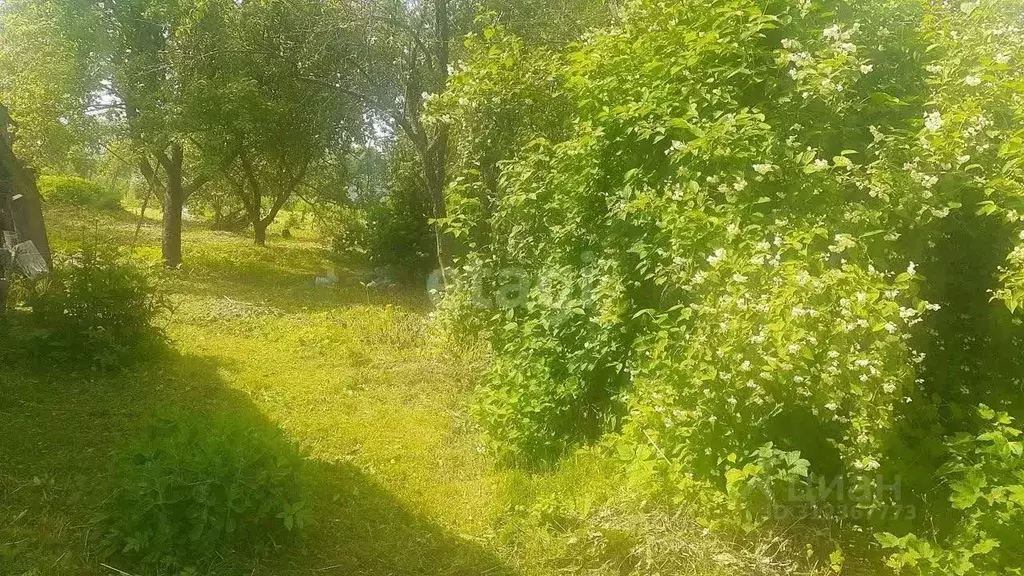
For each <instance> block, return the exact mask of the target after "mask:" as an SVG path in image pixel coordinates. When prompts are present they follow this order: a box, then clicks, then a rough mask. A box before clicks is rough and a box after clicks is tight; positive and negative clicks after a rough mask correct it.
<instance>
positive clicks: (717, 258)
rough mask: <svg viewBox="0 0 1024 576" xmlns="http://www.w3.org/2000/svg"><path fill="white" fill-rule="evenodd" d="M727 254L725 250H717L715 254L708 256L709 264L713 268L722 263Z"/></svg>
mask: <svg viewBox="0 0 1024 576" xmlns="http://www.w3.org/2000/svg"><path fill="white" fill-rule="evenodd" d="M725 254H726V252H725V248H719V249H718V250H715V253H714V254H712V255H711V256H708V264H711V265H712V266H714V265H715V264H718V263H719V262H721V261H722V259H724V258H725Z"/></svg>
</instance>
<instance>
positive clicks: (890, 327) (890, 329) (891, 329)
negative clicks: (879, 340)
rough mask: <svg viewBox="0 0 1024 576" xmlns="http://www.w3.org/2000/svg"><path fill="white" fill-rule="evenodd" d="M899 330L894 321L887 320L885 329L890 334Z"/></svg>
mask: <svg viewBox="0 0 1024 576" xmlns="http://www.w3.org/2000/svg"><path fill="white" fill-rule="evenodd" d="M897 330H899V328H897V327H896V325H895V324H893V323H892V322H886V324H885V331H886V332H888V333H889V334H895V333H896V331H897Z"/></svg>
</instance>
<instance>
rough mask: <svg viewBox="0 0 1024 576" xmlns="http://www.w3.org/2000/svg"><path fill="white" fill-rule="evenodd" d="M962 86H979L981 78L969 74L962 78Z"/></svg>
mask: <svg viewBox="0 0 1024 576" xmlns="http://www.w3.org/2000/svg"><path fill="white" fill-rule="evenodd" d="M964 84H967V85H968V86H979V85H980V84H981V78H980V77H978V76H975V75H974V74H971V75H970V76H968V77H966V78H964Z"/></svg>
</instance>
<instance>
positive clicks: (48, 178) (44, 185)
mask: <svg viewBox="0 0 1024 576" xmlns="http://www.w3.org/2000/svg"><path fill="white" fill-rule="evenodd" d="M38 184H39V193H40V194H42V196H43V199H44V200H46V201H47V202H53V203H55V204H64V205H67V206H78V207H80V208H93V209H97V210H116V209H117V208H120V207H121V195H120V194H119V193H118V192H117V191H116V190H113V189H110V188H106V187H104V186H103V185H101V184H99V183H98V182H93V181H92V180H86V179H85V178H79V177H78V176H55V175H43V176H40V177H39V183H38Z"/></svg>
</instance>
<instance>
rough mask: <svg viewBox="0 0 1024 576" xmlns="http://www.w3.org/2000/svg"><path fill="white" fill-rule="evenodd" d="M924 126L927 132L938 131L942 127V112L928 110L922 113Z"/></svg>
mask: <svg viewBox="0 0 1024 576" xmlns="http://www.w3.org/2000/svg"><path fill="white" fill-rule="evenodd" d="M924 127H925V128H927V129H928V131H929V132H938V131H939V129H940V128H942V113H941V112H937V111H936V112H929V113H927V114H925V115H924Z"/></svg>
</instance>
